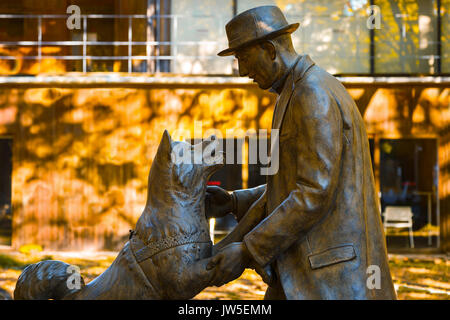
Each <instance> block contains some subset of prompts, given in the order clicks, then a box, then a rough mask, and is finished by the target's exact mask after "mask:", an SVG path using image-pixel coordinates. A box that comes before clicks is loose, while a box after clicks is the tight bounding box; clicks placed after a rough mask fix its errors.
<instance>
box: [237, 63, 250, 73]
mask: <svg viewBox="0 0 450 320" xmlns="http://www.w3.org/2000/svg"><path fill="white" fill-rule="evenodd" d="M238 66H239V75H240V76H241V77H245V76H246V75H248V70H247V67H246V66H245V63H242V62H241V61H239V60H238Z"/></svg>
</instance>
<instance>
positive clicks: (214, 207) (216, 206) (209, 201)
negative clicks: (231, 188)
mask: <svg viewBox="0 0 450 320" xmlns="http://www.w3.org/2000/svg"><path fill="white" fill-rule="evenodd" d="M232 211H233V200H232V197H231V195H230V194H229V193H228V192H227V191H226V190H224V189H222V188H220V187H217V186H208V187H207V188H206V197H205V212H206V218H207V219H209V218H221V217H224V216H226V215H227V214H228V213H230V212H232Z"/></svg>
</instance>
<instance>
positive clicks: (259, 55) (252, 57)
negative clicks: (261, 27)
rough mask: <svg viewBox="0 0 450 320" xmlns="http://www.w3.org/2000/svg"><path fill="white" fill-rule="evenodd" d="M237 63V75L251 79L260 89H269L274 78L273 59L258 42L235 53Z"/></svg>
mask: <svg viewBox="0 0 450 320" xmlns="http://www.w3.org/2000/svg"><path fill="white" fill-rule="evenodd" d="M235 56H236V58H237V59H238V64H239V75H240V76H241V77H245V76H248V77H249V78H251V79H253V81H254V82H256V83H257V84H258V85H259V87H260V88H261V89H264V90H265V89H269V88H270V87H271V86H272V84H273V83H274V82H275V80H276V76H277V75H276V72H274V60H272V57H271V56H270V53H269V51H268V50H266V49H264V48H263V47H262V46H261V45H260V44H256V45H253V46H250V47H245V48H243V49H241V50H239V51H237V52H236V54H235Z"/></svg>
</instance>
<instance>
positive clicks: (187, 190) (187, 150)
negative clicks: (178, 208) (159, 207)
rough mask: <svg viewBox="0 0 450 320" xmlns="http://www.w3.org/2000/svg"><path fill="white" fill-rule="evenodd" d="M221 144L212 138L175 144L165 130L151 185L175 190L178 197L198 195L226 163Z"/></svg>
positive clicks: (153, 168)
mask: <svg viewBox="0 0 450 320" xmlns="http://www.w3.org/2000/svg"><path fill="white" fill-rule="evenodd" d="M217 147H218V141H217V139H216V138H215V137H214V136H211V137H209V138H207V139H205V140H203V141H202V142H200V143H198V144H194V145H191V144H190V143H187V142H184V141H172V138H171V137H170V135H169V133H168V132H167V130H165V131H164V133H163V136H162V139H161V142H160V145H159V147H158V151H157V153H156V156H155V159H154V161H153V164H152V168H151V170H150V175H149V187H150V185H153V186H155V184H156V185H158V186H159V187H160V188H169V189H170V188H171V189H173V190H166V191H169V192H170V191H174V192H176V193H178V194H185V195H189V196H191V197H192V196H195V195H198V193H199V192H201V191H204V189H205V188H206V182H207V180H208V179H209V177H210V176H211V175H212V174H213V173H214V172H215V171H216V170H217V169H219V168H220V167H222V166H223V164H224V157H223V153H222V152H218V151H217Z"/></svg>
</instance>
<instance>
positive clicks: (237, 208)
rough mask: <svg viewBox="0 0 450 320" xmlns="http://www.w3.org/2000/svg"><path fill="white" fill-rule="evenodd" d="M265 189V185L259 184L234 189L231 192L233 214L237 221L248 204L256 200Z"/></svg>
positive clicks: (247, 207) (246, 209)
mask: <svg viewBox="0 0 450 320" xmlns="http://www.w3.org/2000/svg"><path fill="white" fill-rule="evenodd" d="M265 190H266V185H265V184H263V185H260V186H258V187H255V188H250V189H241V190H235V191H234V192H233V193H232V197H233V202H234V205H233V207H234V210H233V214H234V215H235V217H236V220H237V221H240V220H241V219H242V217H243V216H244V215H245V213H246V212H247V211H248V209H249V208H250V206H251V205H252V204H253V203H254V202H255V201H256V200H258V199H259V198H260V197H261V195H262V194H263V193H264V191H265Z"/></svg>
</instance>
